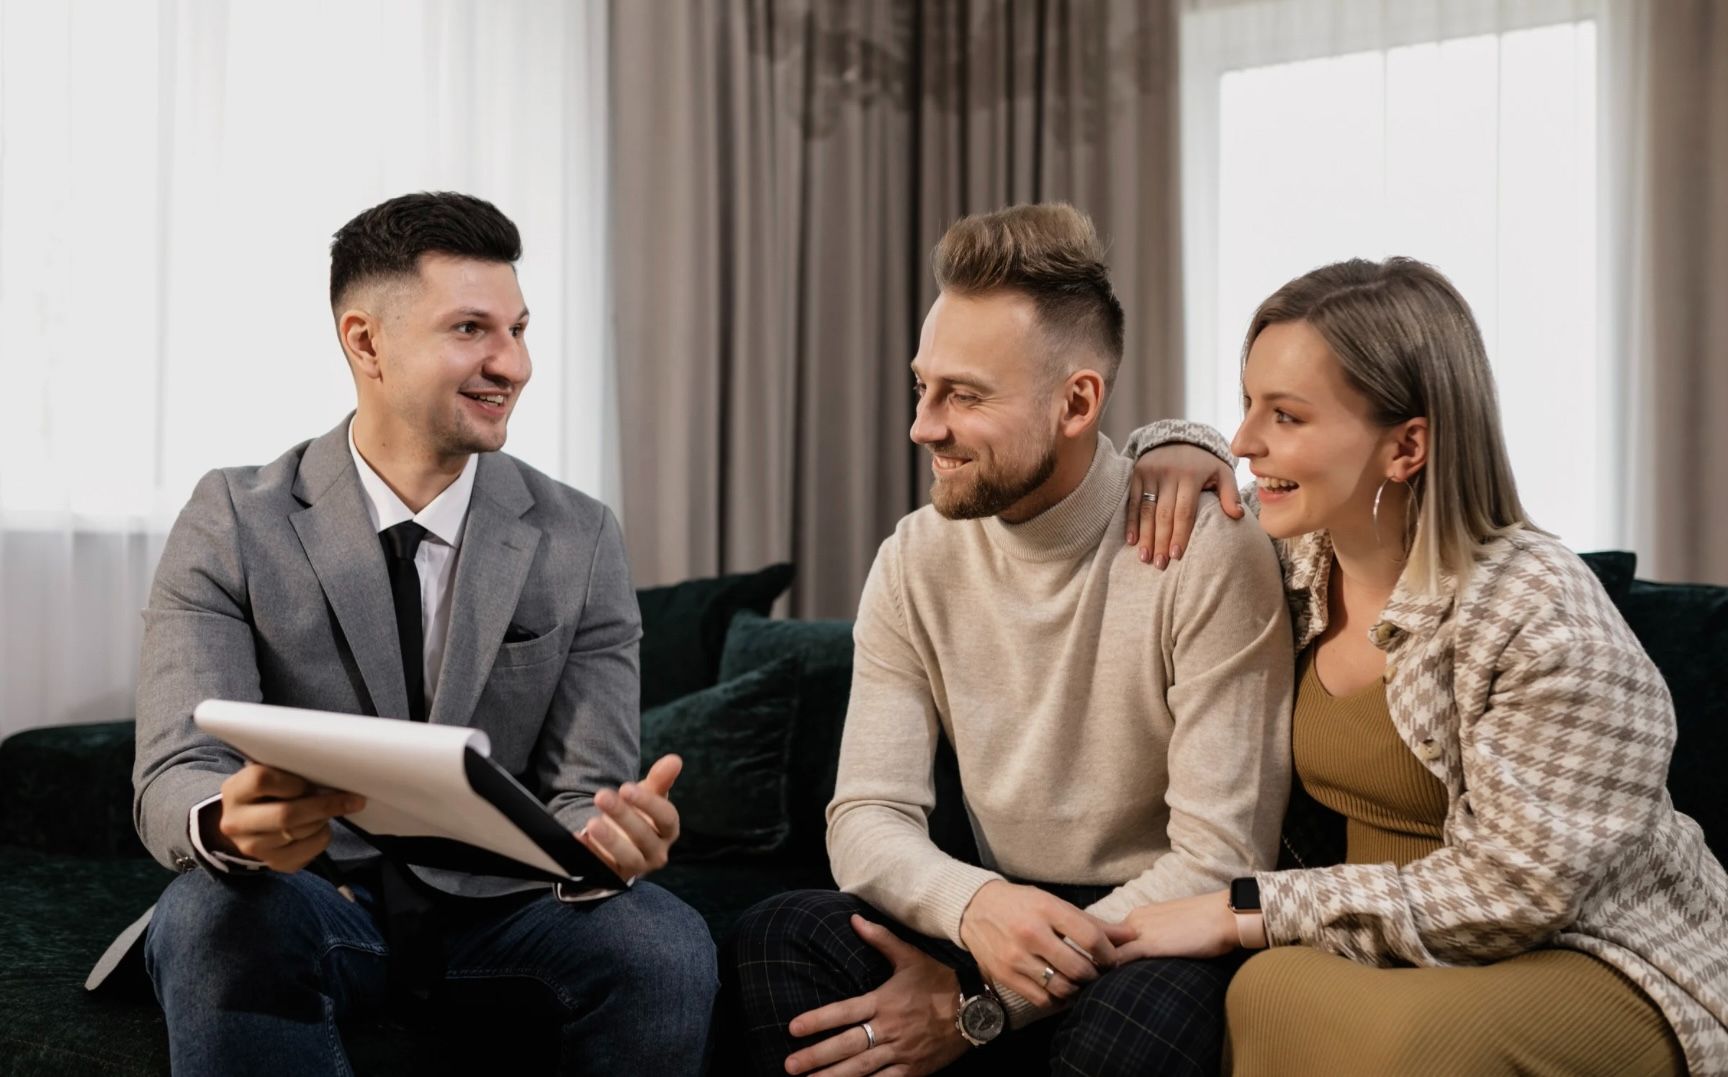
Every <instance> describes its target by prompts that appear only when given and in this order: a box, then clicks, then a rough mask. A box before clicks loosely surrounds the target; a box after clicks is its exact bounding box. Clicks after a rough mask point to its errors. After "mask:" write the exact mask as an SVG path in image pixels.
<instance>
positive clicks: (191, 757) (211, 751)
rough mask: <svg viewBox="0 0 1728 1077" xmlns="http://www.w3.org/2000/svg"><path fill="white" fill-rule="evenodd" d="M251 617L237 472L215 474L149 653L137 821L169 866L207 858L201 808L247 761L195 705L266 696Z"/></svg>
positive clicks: (169, 566) (149, 639)
mask: <svg viewBox="0 0 1728 1077" xmlns="http://www.w3.org/2000/svg"><path fill="white" fill-rule="evenodd" d="M250 618H251V607H250V596H249V593H248V589H247V583H246V571H245V566H244V563H243V559H242V557H241V555H240V538H239V527H238V521H237V519H236V516H235V511H234V502H233V498H232V497H231V495H230V493H229V488H228V481H227V478H226V477H225V476H224V475H223V473H222V472H220V471H212V472H210V473H209V474H207V475H205V476H204V478H203V479H202V480H200V481H199V483H198V486H197V488H196V489H195V490H194V491H193V494H192V499H191V500H190V501H189V502H187V504H186V507H185V508H184V509H182V510H181V512H180V516H179V518H178V519H177V520H175V522H174V527H173V529H172V530H171V531H170V532H169V534H168V541H167V543H166V545H165V546H164V547H163V550H162V559H161V561H160V562H159V563H158V565H157V568H156V578H155V581H154V583H153V584H152V585H151V588H150V602H149V605H148V606H147V607H146V608H145V610H144V638H143V643H142V645H141V647H140V650H139V662H138V693H137V699H136V709H137V721H138V730H137V738H138V743H137V756H136V758H135V760H134V763H133V770H132V814H133V823H134V825H136V826H137V828H138V836H139V837H140V838H142V839H143V841H144V846H145V848H147V849H149V850H150V855H151V856H153V857H155V858H156V859H157V860H158V861H159V862H161V863H162V864H164V865H166V866H168V867H177V866H178V862H180V861H183V860H185V859H186V858H193V859H198V858H197V857H196V854H195V850H194V849H193V846H192V840H191V828H190V826H189V825H188V824H189V820H190V819H191V813H192V808H193V806H194V805H196V804H198V803H199V802H201V801H204V800H207V799H209V798H210V797H212V796H214V795H216V794H217V793H218V792H219V791H220V789H221V785H222V782H223V780H224V779H225V778H227V777H228V775H230V774H232V773H234V772H235V771H237V770H239V769H240V767H241V766H242V765H243V764H244V762H245V761H244V760H243V759H242V758H241V757H240V755H239V753H237V752H235V751H234V750H233V749H232V748H230V747H228V746H227V745H226V744H224V743H222V742H221V741H219V740H217V739H216V738H214V737H211V736H209V735H207V734H205V733H201V732H199V731H198V729H197V727H196V726H194V725H193V724H192V709H193V708H194V707H196V706H197V705H198V704H199V703H200V702H202V701H203V700H206V699H232V700H240V701H245V702H259V701H261V700H262V698H263V696H262V690H261V688H260V686H259V676H258V659H257V652H256V648H255V645H254V642H253V635H252V626H251V620H250Z"/></svg>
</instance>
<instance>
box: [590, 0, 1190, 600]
mask: <svg viewBox="0 0 1728 1077" xmlns="http://www.w3.org/2000/svg"><path fill="white" fill-rule="evenodd" d="M1174 8H1175V5H1174V4H1173V3H1170V2H1167V0H1066V2H1064V0H922V2H920V0H883V2H868V3H864V2H850V3H848V2H841V0H747V2H739V0H705V2H698V0H690V2H687V3H686V2H683V0H679V2H677V3H673V2H671V0H646V2H645V0H624V2H619V3H615V4H614V5H613V9H612V55H613V57H614V58H615V62H614V64H613V65H612V79H613V83H612V101H613V105H614V118H613V123H614V136H613V150H612V162H613V173H612V179H613V188H612V190H613V203H614V233H613V237H612V249H613V269H614V285H615V288H616V306H617V326H616V336H617V358H618V378H619V382H618V389H619V408H620V432H621V438H620V440H621V464H622V477H623V493H622V508H623V517H624V526H625V532H626V541H627V544H628V548H629V552H630V557H631V562H632V566H633V569H634V571H635V573H636V576H637V579H638V581H639V582H641V583H644V584H649V583H657V582H669V581H672V580H676V579H680V578H684V577H688V576H694V575H708V574H713V573H716V572H722V571H736V570H743V569H749V568H754V567H756V566H758V565H761V564H764V563H767V562H770V561H775V560H785V559H790V560H792V561H794V562H796V564H797V565H798V571H799V578H798V582H797V584H796V585H795V587H794V590H793V594H792V601H791V612H793V613H794V614H796V615H800V616H835V617H847V616H851V615H852V614H853V612H854V611H855V610H856V603H857V596H858V592H859V590H860V588H861V587H862V585H863V581H864V576H865V573H866V572H867V571H868V569H869V566H870V562H871V560H872V559H873V557H874V556H875V552H876V547H877V545H878V544H879V543H880V542H881V540H882V539H883V537H884V536H886V535H887V534H888V533H889V531H891V530H892V528H893V526H894V523H895V521H896V520H897V519H899V518H900V517H901V516H902V515H904V514H905V513H906V512H908V511H910V510H912V509H913V508H915V507H917V506H918V505H919V504H920V503H922V501H923V500H924V498H925V496H926V495H925V492H924V488H925V486H926V485H927V483H928V477H927V476H928V473H927V468H926V464H925V462H924V461H923V460H922V459H920V458H919V455H918V454H917V453H916V452H915V451H914V450H913V447H912V446H911V444H910V442H909V441H908V439H907V429H908V427H909V426H910V425H911V420H912V397H911V391H910V389H911V378H910V374H909V372H908V370H907V364H908V363H909V362H910V361H911V358H912V355H913V353H914V352H915V350H916V344H917V337H918V329H919V326H920V324H921V322H922V320H923V316H924V313H925V311H926V309H927V308H928V306H929V304H930V303H931V302H932V301H933V300H934V299H935V289H934V286H933V285H932V284H931V281H930V274H929V265H928V256H929V251H930V248H931V247H932V246H933V245H934V244H935V242H936V240H937V239H939V238H940V236H941V234H942V232H943V231H944V229H946V227H947V226H948V225H949V224H950V223H951V222H952V221H953V220H954V219H955V218H956V217H958V216H960V215H962V214H965V213H968V212H976V211H982V210H989V209H994V208H997V207H999V206H1002V205H1006V204H1008V203H1012V202H1021V201H1040V200H1052V199H1064V200H1068V201H1071V202H1073V203H1075V204H1076V205H1078V206H1079V207H1080V208H1082V209H1084V210H1086V211H1087V212H1089V213H1090V214H1091V215H1092V217H1093V219H1094V220H1095V221H1096V222H1097V224H1098V227H1099V230H1100V232H1101V233H1102V234H1103V236H1104V237H1105V240H1106V242H1107V243H1108V244H1109V250H1110V264H1111V270H1112V274H1113V277H1114V281H1115V285H1116V289H1117V293H1118V295H1119V296H1120V297H1121V299H1122V302H1123V305H1124V306H1125V308H1126V309H1127V312H1128V354H1127V357H1126V359H1125V361H1124V364H1123V368H1122V371H1121V373H1120V375H1119V378H1118V381H1117V385H1116V392H1115V397H1114V399H1113V401H1112V402H1111V404H1110V407H1109V411H1108V413H1107V416H1106V423H1105V427H1106V430H1107V431H1108V432H1110V433H1112V435H1113V436H1118V437H1120V435H1121V434H1123V433H1125V432H1126V431H1127V430H1128V429H1131V428H1132V427H1133V426H1134V425H1136V424H1137V423H1138V422H1139V421H1143V420H1144V419H1146V418H1148V417H1152V416H1163V415H1174V414H1179V411H1180V405H1181V382H1180V378H1181V343H1182V324H1181V285H1180V278H1179V268H1180V252H1179V244H1180V219H1179V207H1178V187H1179V169H1178V163H1177V147H1178V139H1177V131H1176V115H1177V102H1176V87H1177V70H1176V58H1177V35H1176V14H1175V10H1174Z"/></svg>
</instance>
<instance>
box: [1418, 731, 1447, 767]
mask: <svg viewBox="0 0 1728 1077" xmlns="http://www.w3.org/2000/svg"><path fill="white" fill-rule="evenodd" d="M1443 753H1444V749H1442V748H1441V747H1440V744H1439V742H1437V741H1436V740H1435V739H1434V738H1433V737H1429V738H1428V739H1427V740H1425V741H1423V742H1422V743H1421V744H1418V745H1417V746H1416V756H1417V758H1419V759H1421V760H1422V762H1424V763H1432V762H1434V760H1436V759H1439V758H1440V756H1441V755H1442V754H1443Z"/></svg>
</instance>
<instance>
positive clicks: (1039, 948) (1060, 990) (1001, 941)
mask: <svg viewBox="0 0 1728 1077" xmlns="http://www.w3.org/2000/svg"><path fill="white" fill-rule="evenodd" d="M960 941H961V943H962V944H963V945H964V946H965V947H966V949H967V951H968V952H970V953H971V954H972V957H973V959H974V960H975V961H977V962H978V967H979V969H980V970H982V971H983V973H984V978H985V979H986V980H988V981H990V982H991V983H993V984H995V985H996V986H997V987H1005V988H1007V989H1009V990H1010V991H1013V992H1014V993H1015V994H1017V995H1019V996H1020V997H1021V998H1023V999H1025V1000H1026V1001H1027V1002H1030V1003H1031V1004H1032V1005H1034V1006H1037V1007H1038V1008H1039V1009H1049V1008H1050V1007H1053V1006H1060V1005H1062V1004H1064V1003H1066V1002H1067V1001H1068V1000H1070V999H1072V998H1073V997H1074V996H1075V995H1077V994H1079V993H1080V988H1081V986H1082V985H1083V984H1086V983H1090V982H1091V981H1093V980H1095V979H1097V978H1098V973H1099V970H1101V969H1108V968H1111V967H1113V966H1114V965H1115V964H1116V950H1115V945H1114V944H1113V943H1112V942H1111V936H1110V932H1109V929H1108V927H1107V925H1105V923H1104V922H1103V921H1102V920H1099V919H1097V918H1096V917H1093V916H1091V915H1089V914H1088V913H1085V912H1082V911H1081V910H1080V909H1078V908H1076V907H1074V906H1073V905H1070V904H1069V903H1068V902H1066V901H1063V900H1062V899H1061V898H1059V897H1056V896H1055V895H1054V894H1050V893H1046V892H1045V891H1043V890H1040V889H1038V888H1037V887H1035V886H1018V885H1016V884H1014V883H1010V882H1005V881H1003V880H1001V879H992V880H991V881H990V882H987V883H985V884H984V885H983V886H981V887H979V888H978V892H977V893H976V894H973V895H972V900H971V902H970V903H968V904H967V906H966V911H965V912H964V913H962V914H961V915H960Z"/></svg>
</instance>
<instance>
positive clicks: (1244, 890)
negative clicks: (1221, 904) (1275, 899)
mask: <svg viewBox="0 0 1728 1077" xmlns="http://www.w3.org/2000/svg"><path fill="white" fill-rule="evenodd" d="M1230 908H1231V909H1232V910H1233V911H1235V912H1259V911H1260V880H1259V879H1256V878H1255V877H1254V876H1252V875H1249V876H1246V877H1244V878H1241V879H1234V880H1232V881H1231V883H1230Z"/></svg>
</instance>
